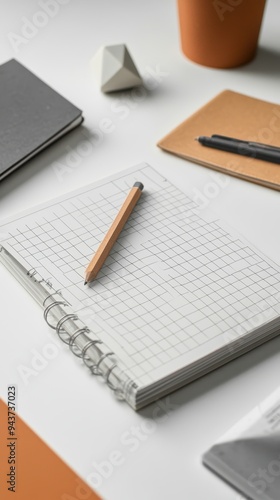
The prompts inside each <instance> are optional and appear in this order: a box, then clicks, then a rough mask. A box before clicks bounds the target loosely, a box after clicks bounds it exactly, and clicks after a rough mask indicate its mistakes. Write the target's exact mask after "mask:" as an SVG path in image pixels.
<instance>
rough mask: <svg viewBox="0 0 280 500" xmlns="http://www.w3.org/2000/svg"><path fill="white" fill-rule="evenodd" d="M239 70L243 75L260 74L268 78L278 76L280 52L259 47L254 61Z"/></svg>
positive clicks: (279, 74) (279, 71)
mask: <svg viewBox="0 0 280 500" xmlns="http://www.w3.org/2000/svg"><path fill="white" fill-rule="evenodd" d="M240 69H241V71H243V72H244V73H245V72H246V73H255V74H256V75H258V74H262V75H265V76H268V77H273V76H280V52H279V51H277V50H273V49H270V48H267V47H259V49H258V52H257V55H256V57H255V59H254V60H253V61H252V62H251V63H250V64H246V65H245V66H242V68H240Z"/></svg>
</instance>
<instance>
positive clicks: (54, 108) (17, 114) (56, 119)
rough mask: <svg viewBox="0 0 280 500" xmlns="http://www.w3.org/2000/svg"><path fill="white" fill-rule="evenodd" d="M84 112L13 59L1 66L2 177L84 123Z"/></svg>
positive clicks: (0, 128)
mask: <svg viewBox="0 0 280 500" xmlns="http://www.w3.org/2000/svg"><path fill="white" fill-rule="evenodd" d="M82 120H83V118H82V112H81V110H80V109H78V108H76V106H73V104H71V103H70V102H69V101H67V100H66V99H64V97H62V96H61V95H60V94H58V93H57V92H55V90H53V89H52V88H51V87H49V85H47V84H46V83H44V82H42V80H40V79H39V78H38V77H37V76H35V75H34V74H33V73H31V71H29V70H28V69H27V68H25V67H24V66H23V65H22V64H20V63H19V62H17V61H16V60H15V59H12V60H10V61H8V62H6V63H5V64H2V65H1V66H0V152H1V155H0V180H2V179H3V178H4V177H6V176H7V175H9V174H10V173H11V172H13V171H14V170H16V169H17V168H18V167H20V166H21V165H23V164H24V163H26V162H27V161H28V160H29V159H30V158H32V157H33V156H35V155H36V154H37V153H39V152H40V151H42V150H43V149H45V148H46V147H47V146H49V145H50V144H52V143H53V142H54V141H56V140H57V139H59V138H60V137H62V136H63V135H65V134H66V133H67V132H69V131H70V130H72V129H73V128H74V127H76V126H78V125H79V124H80V123H81V122H82Z"/></svg>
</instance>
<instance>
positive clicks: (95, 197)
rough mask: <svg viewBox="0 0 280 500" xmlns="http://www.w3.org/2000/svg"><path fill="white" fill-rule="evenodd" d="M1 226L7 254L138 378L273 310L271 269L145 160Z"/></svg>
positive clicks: (146, 378)
mask: <svg viewBox="0 0 280 500" xmlns="http://www.w3.org/2000/svg"><path fill="white" fill-rule="evenodd" d="M136 180H141V182H143V184H144V185H145V191H144V192H143V195H142V197H141V198H140V200H139V202H138V204H137V206H136V208H135V210H134V212H133V214H132V215H131V217H130V219H129V221H128V222H127V224H126V226H125V228H124V230H123V232H122V234H121V235H120V238H119V239H118V241H117V243H116V245H115V247H114V249H113V251H112V252H111V254H110V256H109V258H108V259H107V261H106V263H105V265H104V266H103V268H102V270H101V271H100V273H99V276H98V279H97V280H96V281H95V282H94V283H92V284H91V286H90V287H84V286H83V275H84V270H85V268H86V266H87V264H88V262H89V260H90V258H91V257H92V255H93V252H94V251H95V250H96V249H97V247H98V245H99V243H100V241H101V240H102V238H103V236H104V235H105V233H106V232H107V229H108V227H109V226H110V224H111V222H112V220H113V219H114V217H115V215H116V214H117V212H118V210H119V208H120V206H121V204H122V202H123V200H124V198H125V196H126V194H127V192H128V189H129V188H130V187H131V186H132V184H133V183H134V182H135V181H136ZM8 230H9V233H10V238H9V240H8V243H9V245H10V246H11V247H12V248H13V252H14V254H15V256H16V254H18V255H20V256H21V257H22V258H23V259H24V260H25V261H26V262H27V263H28V265H29V266H30V268H39V269H43V270H44V276H46V278H48V277H49V276H50V277H51V278H52V280H53V281H55V284H56V286H57V287H58V288H60V289H62V290H63V291H64V292H65V293H66V298H67V299H69V300H70V302H71V303H72V304H73V305H74V306H75V308H76V309H77V311H80V312H81V315H83V314H84V315H85V316H87V319H88V321H89V323H90V324H89V326H90V327H92V328H93V329H94V328H96V330H97V331H98V332H99V334H100V331H102V332H103V333H102V334H101V335H103V338H102V340H105V342H107V344H108V345H112V346H113V348H114V349H115V351H116V354H117V355H118V356H119V357H120V358H122V359H123V362H124V364H125V365H126V367H127V368H128V369H129V371H130V373H131V374H132V376H134V377H135V378H137V380H140V381H141V383H143V384H146V383H149V382H151V381H153V380H155V377H156V370H157V369H158V368H160V367H162V365H166V366H168V363H170V362H172V361H174V360H176V359H178V358H180V356H182V355H184V354H185V353H186V352H192V351H195V350H196V349H199V348H200V346H202V345H206V344H207V343H209V342H211V340H212V339H214V338H217V337H221V338H223V339H224V340H223V342H224V343H225V342H226V337H227V335H230V333H231V332H232V331H234V330H235V329H238V331H239V332H240V331H241V332H244V333H246V332H249V331H251V330H252V328H253V326H254V321H257V320H258V318H259V317H260V315H262V317H263V316H265V319H267V318H269V319H272V318H274V317H277V316H279V313H280V307H279V300H277V298H276V297H277V296H278V297H279V292H280V285H279V283H280V274H279V269H278V268H277V267H276V266H273V265H272V264H271V263H268V262H267V261H266V260H265V259H264V258H263V257H262V256H261V255H260V254H259V253H258V252H256V251H255V250H254V249H253V248H251V247H250V246H249V245H248V244H247V243H246V242H244V241H242V240H241V239H239V238H236V237H234V236H232V235H231V234H230V233H229V232H228V231H227V229H226V228H224V226H223V225H222V224H221V223H220V222H219V221H211V222H209V221H206V220H205V219H204V218H203V217H201V216H200V215H198V212H197V207H196V205H195V203H194V202H193V201H192V200H191V199H189V198H188V197H187V196H186V195H185V194H183V193H182V192H181V191H180V190H179V189H177V188H176V187H174V186H173V185H172V184H171V183H169V182H168V181H166V179H164V178H163V177H161V176H160V175H158V174H157V173H156V172H155V171H154V170H153V169H152V168H151V167H148V166H146V167H143V168H142V169H140V170H139V171H138V172H137V173H136V172H133V173H131V174H126V175H122V174H120V175H119V176H115V178H114V179H113V180H111V181H110V182H105V183H103V184H101V185H99V186H98V187H94V186H93V187H89V188H87V189H86V190H85V191H84V192H83V193H81V194H79V195H75V194H74V195H72V196H68V197H66V198H64V199H63V200H62V201H58V202H54V203H53V204H52V205H50V206H48V207H46V208H43V209H39V210H35V211H34V212H33V213H31V214H30V215H28V216H27V217H25V218H22V219H21V220H19V221H15V222H13V223H11V224H9V227H8ZM262 321H263V322H264V319H263V320H262Z"/></svg>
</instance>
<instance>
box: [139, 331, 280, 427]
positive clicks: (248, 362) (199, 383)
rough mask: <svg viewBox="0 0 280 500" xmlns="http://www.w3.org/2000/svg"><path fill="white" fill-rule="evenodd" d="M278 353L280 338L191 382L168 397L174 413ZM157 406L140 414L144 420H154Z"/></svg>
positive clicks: (150, 407) (143, 410)
mask: <svg viewBox="0 0 280 500" xmlns="http://www.w3.org/2000/svg"><path fill="white" fill-rule="evenodd" d="M278 352H280V336H278V337H276V338H275V339H273V340H270V341H269V342H266V343H265V344H263V345H261V346H260V347H257V348H256V349H253V350H252V351H250V352H248V353H246V354H244V355H243V356H240V357H238V358H237V359H235V360H233V361H231V362H229V363H227V364H225V365H223V366H222V367H220V368H217V369H216V370H214V371H212V372H210V373H209V374H207V375H204V376H203V377H201V378H199V379H197V380H195V381H194V382H191V383H190V384H188V385H186V386H184V387H183V388H182V389H178V390H177V391H175V392H173V393H171V394H170V395H169V396H168V397H169V399H170V406H172V405H174V407H173V406H172V413H174V412H176V411H177V410H179V409H180V408H181V407H183V406H185V405H188V404H189V403H191V401H192V400H194V399H196V398H199V397H201V396H203V395H204V394H206V393H208V392H209V391H212V390H213V389H215V388H216V387H218V386H221V385H224V384H226V383H227V382H228V381H229V380H231V379H233V378H234V377H236V376H237V375H238V377H239V378H240V376H242V374H244V375H245V373H246V371H248V370H251V369H252V368H254V367H255V366H257V365H258V364H259V363H261V362H263V361H265V360H268V359H269V358H271V357H272V356H273V355H275V353H278ZM252 390H253V388H252ZM165 397H166V396H164V397H163V398H162V401H164V399H165ZM159 401H160V400H159ZM157 405H158V403H157V402H155V403H153V404H151V405H149V406H147V407H146V408H143V409H142V410H140V411H139V412H138V413H139V415H141V416H142V417H144V418H147V419H154V418H155V408H156V407H157Z"/></svg>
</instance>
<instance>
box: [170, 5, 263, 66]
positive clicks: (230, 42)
mask: <svg viewBox="0 0 280 500" xmlns="http://www.w3.org/2000/svg"><path fill="white" fill-rule="evenodd" d="M177 2H178V13H179V24H180V33H181V46H182V51H183V53H184V54H185V55H186V56H187V57H188V58H189V59H191V60H192V61H194V62H197V63H199V64H202V65H204V66H210V67H213V68H232V67H235V66H240V65H242V64H245V63H248V62H249V61H251V59H253V58H254V56H255V54H256V50H257V45H258V38H259V33H260V28H261V23H262V18H263V12H264V7H265V3H266V0H226V1H222V2H221V1H219V0H177Z"/></svg>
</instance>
